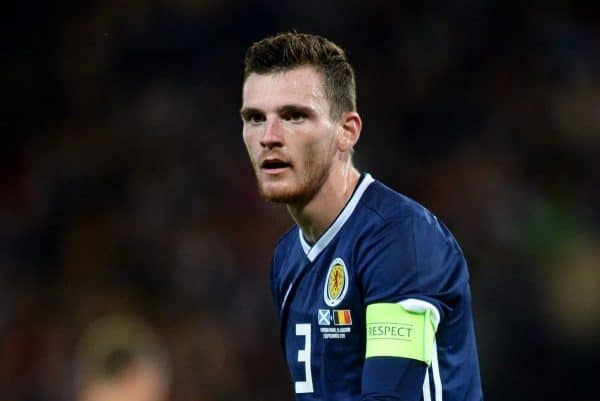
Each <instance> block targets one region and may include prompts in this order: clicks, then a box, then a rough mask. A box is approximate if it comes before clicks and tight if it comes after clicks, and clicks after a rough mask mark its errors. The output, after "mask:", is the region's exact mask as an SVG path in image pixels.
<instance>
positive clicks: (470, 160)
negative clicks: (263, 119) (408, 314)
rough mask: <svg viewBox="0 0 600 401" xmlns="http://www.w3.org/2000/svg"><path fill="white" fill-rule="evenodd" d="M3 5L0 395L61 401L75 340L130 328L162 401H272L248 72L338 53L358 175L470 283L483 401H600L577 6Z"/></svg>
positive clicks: (581, 13)
mask: <svg viewBox="0 0 600 401" xmlns="http://www.w3.org/2000/svg"><path fill="white" fill-rule="evenodd" d="M50 3H52V2H46V3H42V2H40V3H39V4H38V3H37V2H21V3H19V4H20V5H11V6H5V8H6V7H8V12H7V13H4V19H5V22H4V23H3V24H2V27H1V30H2V42H3V51H2V62H1V63H0V66H1V68H2V70H1V71H2V74H1V77H2V95H3V97H5V99H4V101H3V103H4V104H5V106H4V107H3V110H2V118H1V120H0V124H1V130H2V142H3V146H2V150H3V152H2V157H1V159H0V168H1V175H0V189H1V194H2V195H1V196H0V394H1V395H0V398H1V399H2V400H4V401H13V400H26V401H42V400H72V399H73V376H74V373H75V372H74V370H75V369H76V367H75V365H74V354H75V349H76V344H77V341H78V338H79V337H80V335H81V333H82V331H83V330H84V329H85V328H86V327H88V325H89V324H90V323H91V322H92V321H94V320H95V319H96V318H98V317H100V316H102V315H104V314H107V313H116V312H119V313H130V314H134V315H136V316H140V317H142V318H143V319H145V320H146V321H148V322H149V323H150V324H151V325H152V326H153V327H155V329H156V330H157V332H158V333H159V335H160V336H161V338H163V339H164V341H165V344H166V346H167V348H168V349H169V351H170V355H171V359H172V363H173V369H174V370H173V385H172V395H171V400H172V401H193V400H210V401H213V400H225V401H228V400H240V401H243V400H257V401H262V400H264V401H271V400H272V401H278V400H291V399H292V395H291V392H292V386H291V383H290V381H289V377H288V375H287V370H286V368H285V366H284V363H283V359H282V357H281V354H280V346H279V340H278V325H277V323H276V320H275V315H274V309H273V307H272V306H271V301H270V295H269V289H268V281H267V280H268V274H267V270H268V264H269V261H270V255H271V251H272V250H273V247H274V244H275V242H276V240H277V238H278V237H279V235H280V234H281V233H282V232H283V231H284V230H285V229H286V228H287V227H288V226H290V225H291V219H290V218H289V217H288V216H287V214H286V212H285V209H283V208H282V207H281V206H277V205H271V204H267V203H265V202H263V201H262V200H261V199H259V198H258V196H257V193H256V189H255V182H254V177H253V173H252V171H251V168H250V166H249V163H248V161H247V156H246V153H245V149H244V146H243V143H242V137H241V122H240V119H239V112H238V110H239V107H240V105H241V85H242V69H243V64H242V62H243V56H244V53H245V49H246V47H247V46H248V45H250V44H251V43H252V42H253V41H255V40H258V39H260V38H261V37H263V36H265V35H269V34H273V33H276V32H279V31H287V30H290V29H297V30H298V31H308V32H312V33H318V34H322V35H325V36H327V37H329V38H331V39H332V40H334V41H336V42H337V43H338V44H340V45H341V46H342V47H344V48H345V49H346V50H347V53H348V56H349V58H350V60H351V62H352V63H353V64H354V66H355V68H356V72H357V77H358V105H359V112H360V113H361V115H362V118H363V121H364V129H363V133H362V137H361V140H360V142H359V144H358V146H357V149H356V155H355V160H356V164H357V165H358V167H359V168H360V169H361V170H366V171H369V172H370V173H372V174H373V176H374V177H376V178H378V179H380V180H382V181H384V182H385V183H387V184H388V185H389V186H391V187H393V188H395V189H397V190H399V191H401V192H403V193H405V194H407V195H408V196H410V197H412V198H414V199H416V200H417V201H419V202H421V203H423V204H424V205H426V206H427V207H428V208H430V209H431V210H432V211H434V213H436V215H437V216H438V217H439V218H440V219H441V220H443V221H444V222H445V223H446V224H447V225H448V226H449V227H450V229H451V230H452V231H453V232H454V233H455V235H456V237H457V238H458V240H459V242H460V243H461V245H462V247H463V249H464V252H465V254H466V256H467V259H468V261H469V264H470V269H471V287H472V292H473V304H474V311H475V325H476V329H477V336H478V343H479V353H480V364H481V369H482V380H483V385H484V392H485V395H486V399H487V400H489V401H496V400H502V401H504V400H546V401H550V400H560V401H563V400H572V401H578V400H581V401H591V400H599V399H600V390H598V380H597V377H598V376H597V375H598V372H600V362H599V361H600V358H599V357H600V352H599V351H600V340H599V339H600V230H599V227H600V208H599V200H600V162H599V156H600V153H599V148H600V146H599V145H600V13H599V12H598V8H597V7H595V5H596V4H597V2H595V1H579V2H566V1H563V2H546V1H544V2H542V1H533V2H527V5H524V4H520V3H519V2H511V1H508V2H506V1H491V0H490V1H471V0H456V1H450V0H447V1H424V2H417V3H419V4H420V5H412V6H408V5H405V4H402V3H404V2H396V1H384V0H376V1H370V2H366V1H355V0H346V1H331V2H329V1H322V0H319V1H317V0H305V1H302V2H291V1H290V2H287V1H284V2H275V1H273V2H271V1H266V0H265V1H250V2H244V3H243V4H241V5H240V4H238V2H234V1H228V0H224V1H217V0H212V1H211V0H207V1H190V0H178V1H166V0H163V1H150V0H127V1H104V2H98V1H96V2H94V1H92V2H84V3H77V2H72V3H68V2H63V3H57V4H50Z"/></svg>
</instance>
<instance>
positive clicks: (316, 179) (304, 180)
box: [257, 155, 333, 205]
mask: <svg viewBox="0 0 600 401" xmlns="http://www.w3.org/2000/svg"><path fill="white" fill-rule="evenodd" d="M332 163H333V159H332V157H328V158H326V159H325V160H324V161H319V160H318V159H317V158H315V157H314V155H313V157H309V158H307V160H306V163H305V166H304V172H303V174H301V175H299V176H298V175H297V176H296V178H297V180H298V183H297V184H296V185H295V186H293V187H291V188H287V189H285V190H281V191H276V192H275V191H266V190H265V188H264V186H263V183H262V182H261V181H260V179H259V178H258V171H257V181H258V190H259V193H260V195H261V196H262V197H263V198H264V199H265V200H267V201H269V202H274V203H283V204H286V205H303V204H306V203H308V202H309V201H310V200H311V199H312V198H313V197H314V196H315V194H316V193H317V192H318V191H319V189H320V188H321V186H322V185H323V183H324V182H325V181H326V180H327V177H328V176H329V172H330V170H331V164H332Z"/></svg>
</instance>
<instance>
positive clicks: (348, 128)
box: [338, 111, 362, 152]
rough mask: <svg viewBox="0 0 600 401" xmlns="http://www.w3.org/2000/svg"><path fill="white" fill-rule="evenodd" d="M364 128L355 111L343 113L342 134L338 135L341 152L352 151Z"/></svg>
mask: <svg viewBox="0 0 600 401" xmlns="http://www.w3.org/2000/svg"><path fill="white" fill-rule="evenodd" d="M361 128H362V120H361V119H360V116H359V115H358V113H357V112H355V111H350V112H348V113H344V115H342V118H341V121H340V131H339V133H340V135H339V136H338V150H339V151H340V152H350V151H351V150H352V149H353V148H354V145H355V144H356V142H358V138H359V137H360V130H361Z"/></svg>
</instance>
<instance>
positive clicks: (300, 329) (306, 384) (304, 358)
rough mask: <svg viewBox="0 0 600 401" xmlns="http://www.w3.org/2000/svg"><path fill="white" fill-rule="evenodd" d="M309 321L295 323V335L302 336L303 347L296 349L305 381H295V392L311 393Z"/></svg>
mask: <svg viewBox="0 0 600 401" xmlns="http://www.w3.org/2000/svg"><path fill="white" fill-rule="evenodd" d="M310 331H311V328H310V323H298V324H296V335H297V336H304V348H303V349H299V350H298V362H303V363H304V372H305V374H306V380H305V381H302V382H301V381H297V382H296V383H295V386H296V393H298V394H300V393H312V392H313V381H312V374H311V371H310Z"/></svg>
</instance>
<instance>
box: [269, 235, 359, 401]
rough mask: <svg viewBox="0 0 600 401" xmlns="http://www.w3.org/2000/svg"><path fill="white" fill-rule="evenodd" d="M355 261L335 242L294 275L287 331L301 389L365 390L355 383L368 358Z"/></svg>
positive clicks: (284, 318) (284, 315)
mask: <svg viewBox="0 0 600 401" xmlns="http://www.w3.org/2000/svg"><path fill="white" fill-rule="evenodd" d="M353 263H354V261H353V259H352V255H351V254H350V253H349V252H343V251H342V250H340V249H339V248H335V247H334V248H332V249H331V250H329V251H326V252H324V253H323V254H321V255H319V257H318V258H317V259H316V260H315V261H314V262H313V263H310V262H309V261H308V260H305V261H304V264H302V265H297V266H295V269H300V270H298V271H300V272H301V273H300V274H298V275H297V277H296V278H295V280H290V284H289V287H288V289H289V292H288V294H287V298H286V299H285V302H284V305H283V308H282V312H281V335H282V343H283V346H284V350H285V358H286V361H287V364H288V367H289V370H290V373H291V376H292V379H293V381H294V382H295V389H296V393H297V394H302V393H317V394H321V395H325V394H338V396H339V394H340V392H342V393H346V392H348V391H349V392H350V393H352V392H357V391H359V389H358V388H356V389H353V388H352V386H355V385H357V384H358V383H360V380H358V378H360V374H361V370H362V364H363V361H364V349H365V324H364V320H365V317H364V309H365V308H364V304H363V300H362V295H361V289H360V285H359V280H358V277H357V276H356V273H355V272H356V268H355V266H354V265H353ZM349 379H352V380H349ZM348 383H356V384H351V385H349V384H348ZM336 386H340V388H339V389H337V388H335V387H336Z"/></svg>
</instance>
